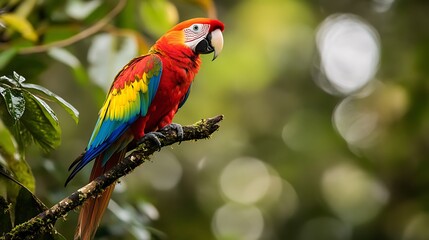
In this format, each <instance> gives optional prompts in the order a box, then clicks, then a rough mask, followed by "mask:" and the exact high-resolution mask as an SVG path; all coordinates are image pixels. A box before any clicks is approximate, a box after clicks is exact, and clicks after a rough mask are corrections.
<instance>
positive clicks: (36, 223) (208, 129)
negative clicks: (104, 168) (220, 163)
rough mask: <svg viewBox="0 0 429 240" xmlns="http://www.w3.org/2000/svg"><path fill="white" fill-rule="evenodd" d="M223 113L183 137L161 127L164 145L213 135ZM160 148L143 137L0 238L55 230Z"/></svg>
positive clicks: (188, 128) (187, 128) (191, 128)
mask: <svg viewBox="0 0 429 240" xmlns="http://www.w3.org/2000/svg"><path fill="white" fill-rule="evenodd" d="M222 119H223V116H222V115H219V116H216V117H214V118H208V119H203V120H201V121H199V122H197V123H195V124H193V125H191V126H183V138H182V139H180V138H179V137H178V135H177V130H176V129H175V128H173V127H170V126H167V127H165V128H163V129H161V130H159V132H160V133H162V134H163V135H164V136H165V137H161V138H160V142H161V147H165V146H169V145H172V144H174V143H177V142H181V141H190V140H198V139H205V138H209V137H210V136H211V134H212V133H214V132H215V131H216V130H217V129H218V128H219V125H218V124H219V122H220V121H222ZM158 149H159V146H158V145H157V144H156V143H155V142H154V141H153V140H152V139H150V138H146V139H145V138H143V141H142V143H141V144H140V145H139V146H137V148H135V151H134V152H132V153H131V154H130V155H129V156H128V157H126V158H124V159H123V160H122V161H121V162H120V163H119V164H118V165H116V166H115V167H113V168H112V169H111V170H110V171H108V172H106V173H105V174H104V175H102V176H100V177H98V178H96V179H94V180H93V181H92V182H90V183H88V184H87V185H86V186H84V187H82V188H80V189H79V190H77V191H76V192H74V193H72V194H71V195H70V196H68V197H67V198H64V199H63V200H61V201H60V202H58V203H57V204H55V205H54V206H52V207H51V208H50V209H48V210H46V211H44V212H42V213H40V214H39V215H37V216H35V217H33V218H32V219H30V220H28V221H27V222H24V223H22V224H20V225H18V226H16V227H15V228H13V229H12V231H10V232H9V233H7V234H6V235H5V236H4V237H1V238H0V239H33V238H35V237H37V236H39V235H40V234H42V233H46V232H48V231H51V229H52V226H53V225H54V224H55V222H56V221H57V219H58V218H61V217H63V216H65V215H66V214H67V213H68V212H69V211H71V210H73V209H75V208H77V207H79V206H81V205H82V204H83V203H84V202H85V201H86V200H87V199H88V198H91V197H95V196H97V195H99V194H100V193H102V192H103V191H104V189H106V188H107V187H108V186H110V185H111V184H112V183H114V182H116V181H117V180H118V179H119V178H120V177H122V176H125V175H126V174H128V173H130V172H131V171H132V170H134V169H135V168H136V167H137V166H139V165H141V164H142V163H144V162H145V161H146V160H147V159H148V157H149V156H150V155H152V154H153V153H154V152H155V151H157V150H158Z"/></svg>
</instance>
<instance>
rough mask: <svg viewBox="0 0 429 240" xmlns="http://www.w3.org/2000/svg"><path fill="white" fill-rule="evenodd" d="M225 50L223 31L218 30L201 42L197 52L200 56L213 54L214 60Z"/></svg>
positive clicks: (196, 48)
mask: <svg viewBox="0 0 429 240" xmlns="http://www.w3.org/2000/svg"><path fill="white" fill-rule="evenodd" d="M222 48H223V36H222V30H220V29H216V30H214V31H212V32H210V33H209V34H208V35H207V37H206V38H204V39H203V40H201V41H200V42H199V43H198V44H197V46H196V47H195V52H196V53H198V54H208V53H212V52H214V54H213V60H215V59H216V58H217V56H219V54H220V53H221V52H222Z"/></svg>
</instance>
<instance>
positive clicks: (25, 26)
mask: <svg viewBox="0 0 429 240" xmlns="http://www.w3.org/2000/svg"><path fill="white" fill-rule="evenodd" d="M0 21H1V22H3V23H5V24H6V28H8V29H13V30H15V31H17V32H19V33H20V34H21V35H22V36H23V37H24V38H25V39H28V40H30V41H32V42H35V41H37V38H38V36H37V33H36V31H35V30H34V28H33V26H32V25H31V23H30V22H29V21H28V20H27V19H25V18H23V17H22V16H19V15H16V14H13V13H5V14H2V15H0Z"/></svg>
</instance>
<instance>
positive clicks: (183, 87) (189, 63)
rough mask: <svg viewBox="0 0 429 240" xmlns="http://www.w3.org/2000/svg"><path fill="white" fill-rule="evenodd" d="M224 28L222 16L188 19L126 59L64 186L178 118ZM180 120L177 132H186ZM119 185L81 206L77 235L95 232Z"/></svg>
mask: <svg viewBox="0 0 429 240" xmlns="http://www.w3.org/2000/svg"><path fill="white" fill-rule="evenodd" d="M223 30H224V24H223V23H222V22H221V21H220V20H217V19H210V18H193V19H189V20H185V21H183V22H180V23H178V24H177V25H176V26H174V27H172V28H171V29H170V30H168V31H167V32H166V33H165V34H164V35H163V36H161V37H160V38H159V39H158V40H157V41H156V42H155V43H154V45H153V46H152V47H151V48H150V49H149V51H148V53H147V54H145V55H142V56H139V57H136V58H134V59H132V60H131V61H130V62H129V63H128V64H126V65H125V66H124V67H123V68H122V69H121V70H120V71H119V73H118V74H117V75H116V77H115V78H114V80H113V83H112V85H111V87H110V90H109V91H108V93H107V96H106V99H105V101H104V104H103V105H102V107H101V109H100V111H99V113H98V120H97V121H96V124H95V127H94V130H93V132H92V135H91V137H90V139H89V142H88V145H87V146H86V149H85V151H84V152H83V153H82V154H81V155H80V156H79V157H78V158H77V159H76V160H75V161H74V162H73V163H72V164H71V165H70V167H69V171H71V173H70V175H69V176H68V178H67V180H66V182H65V186H67V184H68V183H69V181H70V180H71V179H72V178H74V177H75V175H76V174H77V173H78V172H79V171H80V170H81V169H82V168H83V167H84V166H85V165H87V164H88V163H89V162H91V161H93V160H95V161H94V164H93V167H92V171H91V174H90V177H89V180H90V181H92V180H94V179H95V178H97V177H98V176H100V175H102V174H104V173H105V172H107V171H108V170H109V169H111V168H112V167H113V166H115V165H116V164H117V163H118V162H119V161H121V160H122V159H123V158H124V157H125V155H126V153H127V151H129V150H130V149H128V147H130V146H133V145H135V144H136V143H137V142H138V141H139V140H141V139H142V138H143V137H144V136H145V135H149V134H153V132H155V131H156V130H158V129H161V128H163V127H165V126H167V125H170V124H173V123H172V121H173V117H174V116H175V114H176V112H177V111H178V109H179V108H180V107H182V106H183V104H184V103H185V102H186V100H187V98H188V96H189V93H190V90H191V85H192V82H193V80H194V77H195V75H196V74H197V73H198V71H199V68H200V64H201V58H200V54H210V53H213V60H215V59H216V58H217V57H218V55H219V54H220V53H221V51H222V49H223V44H224V39H223V35H222V32H223ZM176 125H177V126H176V127H178V134H179V135H180V134H183V129H182V131H179V130H181V127H180V125H178V124H176ZM153 137H155V138H157V135H153ZM157 140H158V141H159V139H157ZM114 187H115V183H114V184H112V185H110V186H109V187H107V188H106V190H105V191H104V192H103V193H102V194H101V195H100V196H98V197H96V198H91V199H89V200H88V201H87V202H86V203H85V204H84V205H83V206H82V208H81V211H80V214H79V217H78V224H77V227H76V232H75V236H74V239H82V240H88V239H92V238H93V237H94V236H95V233H96V231H97V228H98V225H99V224H100V221H101V218H102V216H103V214H104V211H105V210H106V208H107V205H108V203H109V200H110V196H111V194H112V191H113V189H114Z"/></svg>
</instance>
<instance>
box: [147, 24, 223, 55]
mask: <svg viewBox="0 0 429 240" xmlns="http://www.w3.org/2000/svg"><path fill="white" fill-rule="evenodd" d="M223 29H224V25H223V23H222V22H221V21H219V20H215V19H209V18H193V19H189V20H186V21H184V22H181V23H179V24H177V25H176V26H174V27H173V28H172V29H171V30H169V31H168V32H167V33H166V34H164V35H163V36H162V37H161V38H160V39H159V40H158V41H157V44H156V45H163V44H162V43H163V42H164V41H167V43H168V44H169V45H172V46H177V45H181V46H182V47H185V48H188V49H189V50H192V52H193V53H194V54H196V55H198V54H208V53H212V52H214V55H213V60H215V59H216V58H217V56H218V55H219V54H220V52H221V51H222V48H223V35H222V31H223ZM156 45H155V46H156Z"/></svg>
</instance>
